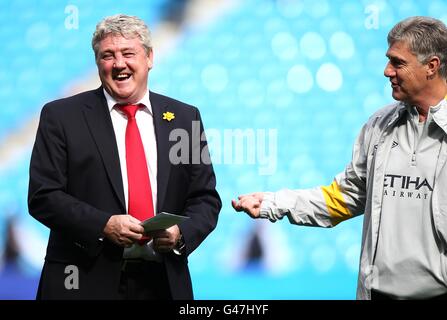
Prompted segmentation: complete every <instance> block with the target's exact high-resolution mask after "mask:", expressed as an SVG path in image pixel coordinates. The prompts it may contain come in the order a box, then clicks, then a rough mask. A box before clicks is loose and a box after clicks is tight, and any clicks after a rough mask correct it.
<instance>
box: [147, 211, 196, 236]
mask: <svg viewBox="0 0 447 320" xmlns="http://www.w3.org/2000/svg"><path fill="white" fill-rule="evenodd" d="M186 219H189V217H185V216H179V215H176V214H172V213H167V212H162V213H159V214H157V215H156V216H154V217H152V218H149V219H147V220H144V221H142V222H141V225H142V226H143V227H144V231H145V232H148V231H153V230H162V229H167V228H169V227H172V226H173V225H175V224H179V223H180V222H182V221H184V220H186Z"/></svg>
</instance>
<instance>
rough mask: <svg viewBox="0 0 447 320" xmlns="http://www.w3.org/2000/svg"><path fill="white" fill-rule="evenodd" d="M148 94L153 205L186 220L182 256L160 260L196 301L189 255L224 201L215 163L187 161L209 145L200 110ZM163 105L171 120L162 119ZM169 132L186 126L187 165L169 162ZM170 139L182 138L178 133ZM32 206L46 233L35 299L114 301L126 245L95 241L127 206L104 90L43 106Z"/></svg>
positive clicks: (175, 289)
mask: <svg viewBox="0 0 447 320" xmlns="http://www.w3.org/2000/svg"><path fill="white" fill-rule="evenodd" d="M150 101H151V105H152V111H153V117H154V126H155V134H156V140H157V156H158V165H157V167H158V171H157V172H158V177H157V185H158V192H157V208H156V210H157V212H162V211H165V212H170V213H175V214H181V215H186V216H189V217H190V219H188V220H186V221H185V222H183V223H181V224H180V225H179V228H180V230H181V232H182V234H183V236H184V239H185V243H186V252H185V254H184V255H181V256H178V255H175V254H174V253H167V254H164V255H163V260H164V265H165V267H166V271H167V275H168V279H169V285H170V288H171V293H172V297H173V299H192V298H193V292H192V284H191V278H190V274H189V270H188V261H187V256H188V255H189V254H190V253H191V252H192V251H194V250H195V249H196V248H197V247H198V246H199V244H200V243H201V242H202V241H203V240H204V239H205V238H206V237H207V235H208V234H209V233H210V232H211V231H212V230H213V229H214V228H215V226H216V224H217V218H218V213H219V211H220V208H221V201H220V198H219V195H218V193H217V192H216V190H215V186H216V180H215V175H214V171H213V168H212V165H211V164H207V163H197V161H192V160H194V157H195V158H196V160H197V156H196V155H197V152H200V151H202V150H204V149H205V150H204V152H205V154H206V153H207V144H206V141H200V140H197V137H199V138H200V133H201V132H203V126H202V122H201V118H200V114H199V111H198V110H197V109H196V108H195V107H192V106H189V105H186V104H184V103H182V102H179V101H176V100H174V99H171V98H168V97H165V96H162V95H159V94H156V93H153V92H150ZM167 111H170V112H172V113H174V114H175V119H173V120H172V121H167V120H163V113H164V112H167ZM193 123H195V124H199V126H197V125H196V126H194V125H193ZM194 127H196V128H198V130H193V128H194ZM173 129H183V131H182V132H187V133H188V136H189V143H188V144H186V149H184V150H183V151H184V152H187V153H188V154H187V155H186V154H185V153H183V154H182V155H183V156H185V155H186V156H187V159H188V160H189V161H184V162H187V163H179V164H173V163H171V161H170V160H169V152H170V150H171V147H172V146H173V145H176V146H178V144H177V142H178V141H169V140H170V139H169V135H170V133H171V132H172V130H173ZM193 131H200V132H193ZM194 136H195V137H194ZM174 138H177V140H178V136H177V135H174ZM171 140H173V139H171ZM183 146H184V145H183ZM174 149H175V148H174ZM28 207H29V212H30V214H31V215H32V216H33V217H34V218H36V219H37V220H39V221H40V222H41V223H43V224H44V225H46V226H47V227H48V228H50V230H51V232H50V238H49V241H48V247H47V253H46V258H45V264H44V267H43V270H42V275H41V279H40V284H39V290H38V298H43V299H52V298H56V299H115V298H118V296H117V292H118V285H119V280H120V272H121V265H122V256H123V249H122V248H120V247H119V246H116V245H114V244H113V243H112V242H110V241H108V240H107V239H105V240H104V241H100V240H99V239H100V238H101V237H102V236H103V234H102V231H103V229H104V227H105V225H106V223H107V221H108V219H109V218H110V216H111V215H113V214H125V213H126V207H125V200H124V192H123V183H122V178H121V170H120V161H119V156H118V149H117V145H116V139H115V133H114V130H113V125H112V120H111V117H110V113H109V110H108V108H107V103H106V99H105V97H104V94H103V91H102V87H100V88H98V89H96V90H93V91H87V92H84V93H81V94H78V95H75V96H72V97H69V98H65V99H61V100H57V101H53V102H50V103H48V104H47V105H45V106H44V108H43V109H42V113H41V118H40V124H39V128H38V132H37V136H36V141H35V145H34V148H33V152H32V157H31V165H30V183H29V194H28ZM70 265H74V266H76V267H77V268H78V270H79V289H72V290H67V289H66V287H65V282H66V281H70V278H69V277H70V276H74V273H73V271H72V270H73V269H70V268H71V267H68V268H67V266H70Z"/></svg>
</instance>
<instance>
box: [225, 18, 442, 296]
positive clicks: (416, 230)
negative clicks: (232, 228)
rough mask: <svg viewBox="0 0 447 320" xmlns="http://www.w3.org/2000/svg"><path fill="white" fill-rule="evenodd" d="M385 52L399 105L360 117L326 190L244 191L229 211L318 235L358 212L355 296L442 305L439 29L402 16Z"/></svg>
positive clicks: (432, 23) (433, 21)
mask: <svg viewBox="0 0 447 320" xmlns="http://www.w3.org/2000/svg"><path fill="white" fill-rule="evenodd" d="M421 36H422V37H424V40H425V44H421V43H422V41H421V39H420V38H418V37H421ZM427 43H428V44H427ZM388 44H389V49H388V52H387V56H388V58H389V62H388V64H387V66H386V68H385V76H386V77H388V78H389V79H390V82H391V86H392V88H393V97H394V98H395V99H396V100H398V101H399V102H398V103H394V104H392V105H389V106H386V107H384V108H382V109H381V110H379V111H378V112H376V113H375V114H374V115H373V116H371V117H370V119H369V120H368V122H367V123H366V124H365V125H364V126H363V128H362V130H361V132H360V135H359V136H358V138H357V140H356V142H355V144H354V150H353V156H352V161H351V162H350V163H349V164H348V166H347V167H346V169H345V171H344V172H342V173H340V174H339V175H337V176H336V177H335V179H334V181H333V182H332V184H331V185H329V186H324V187H318V188H314V189H307V190H281V191H278V192H274V193H273V192H258V193H253V194H249V195H245V196H240V197H239V200H238V201H235V200H233V207H234V208H235V209H236V210H237V211H245V212H247V213H248V214H249V215H250V216H252V217H253V218H267V219H269V220H270V221H272V222H274V221H277V220H279V219H282V218H283V217H284V216H287V217H288V219H289V221H290V222H291V223H293V224H298V225H310V226H320V227H333V226H335V225H337V224H338V223H340V222H342V221H344V220H347V219H350V218H352V217H355V216H357V215H359V214H362V213H363V214H364V222H363V235H362V250H361V258H360V270H359V277H358V288H357V298H358V299H371V298H373V299H374V298H375V297H381V298H383V297H386V298H394V299H401V298H403V299H425V298H433V297H444V298H445V297H446V295H447V256H446V254H447V166H446V161H447V101H446V94H447V85H446V78H447V66H446V63H445V62H446V61H447V57H446V54H447V52H446V48H447V28H446V27H445V25H444V24H443V23H442V22H440V21H439V20H436V19H432V18H426V17H413V18H409V19H406V20H404V21H402V22H400V23H399V24H397V25H396V26H395V27H394V28H393V29H392V30H391V31H390V33H389V35H388ZM424 45H425V47H424ZM372 293H373V294H372Z"/></svg>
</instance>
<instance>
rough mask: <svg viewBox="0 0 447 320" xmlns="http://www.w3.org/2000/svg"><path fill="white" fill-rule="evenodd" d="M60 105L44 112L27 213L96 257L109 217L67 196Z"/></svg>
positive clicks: (30, 182)
mask: <svg viewBox="0 0 447 320" xmlns="http://www.w3.org/2000/svg"><path fill="white" fill-rule="evenodd" d="M57 107H58V105H54V104H52V105H46V106H45V107H44V108H43V109H42V113H41V118H40V122H39V127H38V130H37V135H36V141H35V144H34V148H33V151H32V155H31V164H30V180H29V189H28V209H29V212H30V214H31V215H32V216H33V217H34V218H36V219H37V220H38V221H40V222H41V223H43V224H44V225H45V226H47V227H48V228H50V229H51V230H52V231H54V232H57V233H62V234H64V235H66V236H67V237H69V238H71V239H73V242H74V243H75V244H76V245H77V246H78V247H80V248H81V249H83V250H84V251H86V253H87V254H89V255H92V256H94V255H96V254H97V253H98V249H99V246H100V241H99V238H100V237H102V236H103V235H102V231H103V229H104V227H105V225H106V223H107V221H108V219H109V218H110V214H108V213H106V212H104V211H101V210H98V209H96V208H94V207H93V206H91V205H89V204H87V203H85V202H83V201H80V200H79V199H76V198H75V197H73V196H71V195H70V194H68V193H67V163H68V161H67V157H68V154H67V148H66V139H65V132H64V127H63V125H62V121H61V119H60V112H58V110H56V109H58V108H57Z"/></svg>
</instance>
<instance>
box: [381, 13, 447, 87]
mask: <svg viewBox="0 0 447 320" xmlns="http://www.w3.org/2000/svg"><path fill="white" fill-rule="evenodd" d="M397 41H404V42H405V43H406V44H407V45H408V46H409V48H410V50H411V51H412V52H413V54H415V55H416V57H417V59H418V61H419V62H420V63H422V64H425V63H427V62H428V61H429V60H430V59H431V58H432V57H433V56H437V57H438V58H439V60H440V67H439V74H440V75H441V77H442V78H444V79H447V64H446V62H447V61H446V59H447V27H446V26H445V24H444V23H443V22H442V21H440V20H438V19H434V18H430V17H420V16H417V17H410V18H407V19H405V20H402V21H401V22H399V23H398V24H396V25H395V26H394V27H393V29H391V31H390V32H389V33H388V45H389V46H391V45H393V44H394V43H395V42H397Z"/></svg>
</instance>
